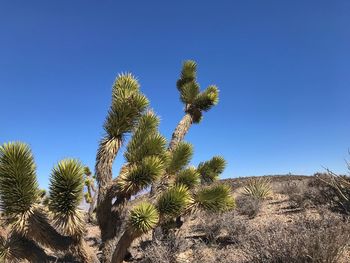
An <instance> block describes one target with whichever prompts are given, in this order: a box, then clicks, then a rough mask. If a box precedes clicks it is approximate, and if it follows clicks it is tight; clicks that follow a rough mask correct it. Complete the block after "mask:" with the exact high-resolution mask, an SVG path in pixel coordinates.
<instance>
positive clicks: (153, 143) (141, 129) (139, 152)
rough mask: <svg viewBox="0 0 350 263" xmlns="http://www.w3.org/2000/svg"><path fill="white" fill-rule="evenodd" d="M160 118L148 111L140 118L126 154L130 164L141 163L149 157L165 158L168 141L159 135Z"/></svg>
mask: <svg viewBox="0 0 350 263" xmlns="http://www.w3.org/2000/svg"><path fill="white" fill-rule="evenodd" d="M158 125H159V118H158V117H157V116H156V115H155V114H154V113H153V112H152V111H148V112H146V113H145V114H143V115H142V116H141V117H140V120H139V122H138V124H137V126H136V128H135V130H134V132H133V135H132V138H131V140H130V141H129V143H128V145H127V148H126V151H125V153H124V157H125V159H126V160H127V161H128V162H129V163H137V162H140V161H141V160H142V159H143V158H145V157H147V156H152V155H156V156H164V155H165V151H166V139H165V138H164V137H163V136H162V135H160V134H159V133H158V130H157V128H158Z"/></svg>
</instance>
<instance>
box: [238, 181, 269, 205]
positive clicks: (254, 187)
mask: <svg viewBox="0 0 350 263" xmlns="http://www.w3.org/2000/svg"><path fill="white" fill-rule="evenodd" d="M243 194H244V195H247V196H252V197H254V198H256V199H258V200H263V199H266V198H268V197H269V196H270V195H271V194H272V188H271V183H270V180H269V179H268V178H263V177H259V178H253V179H249V180H248V182H247V184H246V185H245V186H244V187H243Z"/></svg>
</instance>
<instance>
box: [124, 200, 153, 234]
mask: <svg viewBox="0 0 350 263" xmlns="http://www.w3.org/2000/svg"><path fill="white" fill-rule="evenodd" d="M129 220H130V224H131V226H132V227H133V229H134V231H137V232H142V233H146V232H148V231H149V230H151V229H153V228H154V227H155V226H156V225H157V223H158V221H159V213H158V211H157V208H156V207H155V206H154V205H153V204H150V203H141V204H139V205H138V206H136V207H135V208H134V209H132V210H131V212H130V219H129Z"/></svg>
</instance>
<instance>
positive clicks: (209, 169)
mask: <svg viewBox="0 0 350 263" xmlns="http://www.w3.org/2000/svg"><path fill="white" fill-rule="evenodd" d="M225 166H226V161H225V159H224V158H223V157H221V156H214V157H213V158H212V159H210V160H209V161H206V162H201V163H200V164H199V165H198V168H197V170H198V172H199V173H200V175H201V179H202V182H203V183H211V182H214V181H215V180H217V179H218V177H219V175H220V174H221V173H222V172H223V171H224V169H225Z"/></svg>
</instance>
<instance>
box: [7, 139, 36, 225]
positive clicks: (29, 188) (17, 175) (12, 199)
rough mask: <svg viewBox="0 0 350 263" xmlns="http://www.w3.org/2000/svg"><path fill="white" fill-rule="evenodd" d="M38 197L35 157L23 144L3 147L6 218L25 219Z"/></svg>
mask: <svg viewBox="0 0 350 263" xmlns="http://www.w3.org/2000/svg"><path fill="white" fill-rule="evenodd" d="M38 194H39V189H38V183H37V180H36V174H35V163H34V157H33V155H32V152H31V150H30V148H29V146H28V145H27V144H24V143H21V142H10V143H5V144H4V145H2V146H0V197H1V210H2V211H3V213H4V214H5V216H6V217H7V219H9V220H10V221H13V220H20V219H21V218H22V217H26V215H25V214H26V213H28V212H30V211H31V209H32V206H33V205H34V204H35V203H36V202H37V200H38Z"/></svg>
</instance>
